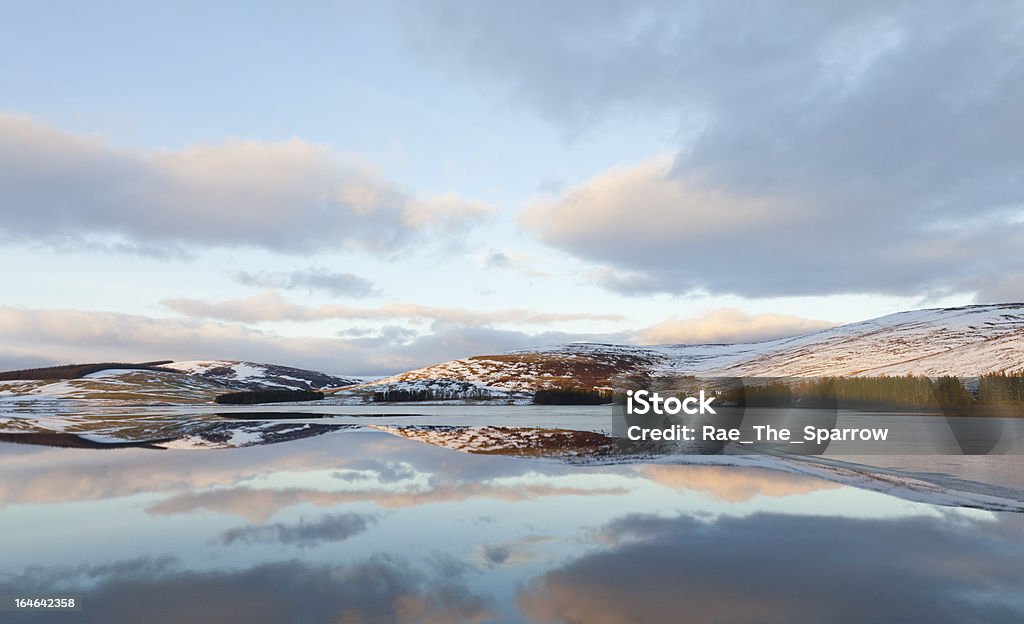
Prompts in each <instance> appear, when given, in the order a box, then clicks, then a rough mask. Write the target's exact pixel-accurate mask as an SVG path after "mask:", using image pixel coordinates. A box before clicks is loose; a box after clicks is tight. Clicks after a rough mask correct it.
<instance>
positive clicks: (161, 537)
mask: <svg viewBox="0 0 1024 624" xmlns="http://www.w3.org/2000/svg"><path fill="white" fill-rule="evenodd" d="M0 473H2V474H3V475H4V479H3V480H0V535H2V536H4V538H3V551H4V557H3V558H2V560H0V595H22V594H25V593H48V594H52V593H54V592H70V593H78V594H80V595H82V596H83V598H84V605H85V606H84V609H83V610H82V611H80V612H74V613H65V614H57V613H51V614H48V615H47V616H46V618H47V621H56V622H60V621H69V622H70V621H74V622H138V621H146V622H182V621H218V622H246V623H252V622H282V621H303V622H338V621H342V622H392V621H393V622H457V621H469V622H472V621H499V622H517V621H552V622H578V621H581V622H635V621H643V622H660V621H667V622H677V621H693V622H702V621H725V622H741V621H758V622H775V621H779V622H783V621H785V622H789V621H797V622H800V621H808V622H819V621H837V622H843V621H851V622H853V621H858V622H859V621H879V620H882V621H891V620H900V619H904V620H913V621H937V622H942V621H958V622H959V621H971V620H976V621H1020V620H1021V618H1022V617H1024V603H1022V602H1021V598H1020V595H1019V591H1017V590H1019V588H1020V587H1021V586H1024V568H1022V567H1021V566H1020V565H1019V562H1020V561H1021V560H1022V559H1021V558H1022V556H1024V527H1022V523H1021V518H1022V516H1021V515H1019V514H996V513H992V512H987V511H980V510H971V509H959V508H942V507H936V506H932V505H928V504H923V503H912V502H908V501H905V500H902V499H897V498H893V497H890V496H887V495H884V494H880V493H876V492H870V491H865V490H860V489H856V488H851V487H845V486H840V485H837V484H835V483H832V482H828V481H823V480H820V479H817V478H814V477H811V476H806V475H800V474H789V473H784V472H780V471H774V470H767V469H764V468H744V467H737V466H675V465H651V464H648V465H644V464H632V465H630V464H623V465H606V466H574V465H566V464H561V463H555V462H547V461H532V460H523V459H513V458H508V457H501V456H490V455H472V454H467V453H458V452H454V451H451V450H448V449H444V448H438V447H435V446H431V445H427V444H422V443H420V442H417V441H414V440H408V439H404V438H401V437H397V436H394V435H390V434H388V433H385V432H381V431H375V430H367V429H353V430H342V431H339V432H336V433H332V434H329V435H320V436H316V437H310V438H306V439H301V440H296V441H293V442H288V443H283V444H275V445H267V446H256V447H249V448H238V449H227V450H218V451H179V450H166V451H152V450H144V449H121V450H116V451H110V452H95V451H90V450H82V449H64V448H44V447H33V446H20V445H0ZM869 596H870V597H871V598H870V599H868V598H867V597H869ZM5 615H7V614H5ZM26 619H27V618H26Z"/></svg>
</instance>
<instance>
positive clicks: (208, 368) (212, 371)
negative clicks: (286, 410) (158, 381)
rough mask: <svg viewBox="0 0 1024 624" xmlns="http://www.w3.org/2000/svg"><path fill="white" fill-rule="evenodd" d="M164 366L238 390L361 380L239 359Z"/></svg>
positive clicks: (340, 384)
mask: <svg viewBox="0 0 1024 624" xmlns="http://www.w3.org/2000/svg"><path fill="white" fill-rule="evenodd" d="M161 368H165V369H170V370H175V371H179V372H182V373H186V374H188V375H192V376H196V377H201V378H203V379H206V380H209V381H213V382H216V383H218V384H220V385H222V386H227V387H229V388H235V389H239V390H257V389H274V388H282V389H283V388H289V389H293V390H319V389H321V388H338V387H343V386H351V385H354V384H358V383H360V382H362V381H363V380H362V379H359V378H356V377H338V376H335V375H328V374H326V373H321V372H317V371H311V370H304V369H301V368H292V367H290V366H278V365H276V364H258V363H256V362H240V361H236V360H196V361H191V362H172V363H171V364H164V365H163V366H161Z"/></svg>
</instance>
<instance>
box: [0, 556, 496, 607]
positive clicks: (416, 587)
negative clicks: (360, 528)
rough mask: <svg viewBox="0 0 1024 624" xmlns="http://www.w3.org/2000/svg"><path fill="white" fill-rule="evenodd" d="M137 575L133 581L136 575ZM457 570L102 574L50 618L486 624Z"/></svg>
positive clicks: (292, 567) (41, 581)
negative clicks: (74, 604)
mask: <svg viewBox="0 0 1024 624" xmlns="http://www.w3.org/2000/svg"><path fill="white" fill-rule="evenodd" d="M129 569H130V572H129V571H127V570H129ZM450 572H451V570H450V567H448V568H439V569H433V568H430V569H416V568H413V567H410V565H409V564H408V562H407V561H404V560H399V559H393V558H386V557H377V558H372V559H369V560H366V561H363V562H360V563H356V564H353V565H339V566H315V565H305V564H303V563H300V562H297V561H293V562H279V563H269V564H265V565H259V566H255V567H252V568H248V569H243V570H238V571H202V572H181V571H169V570H166V569H164V568H162V567H157V566H139V565H133V566H129V567H128V568H126V571H124V573H122V572H121V571H117V570H109V569H108V570H102V571H98V572H97V573H96V574H92V575H88V576H91V577H92V578H99V577H102V578H100V579H99V580H98V582H97V583H95V584H94V585H92V586H91V587H81V586H77V587H76V586H73V585H72V586H67V589H66V591H69V592H75V593H79V594H82V595H83V598H82V604H83V607H82V609H81V610H80V611H76V612H63V613H57V612H55V613H48V614H47V617H48V618H49V619H48V620H47V621H48V622H64V621H67V622H75V623H76V624H90V623H93V622H102V623H107V622H147V623H149V624H165V623H167V624H171V623H174V624H177V623H180V622H219V623H223V624H233V623H239V624H261V623H267V624H279V623H280V622H306V623H309V624H320V623H323V624H328V623H337V622H352V623H355V622H397V623H405V622H422V623H426V624H431V623H442V622H481V621H485V620H490V619H492V618H493V610H492V607H491V605H490V604H489V603H488V602H487V601H486V600H485V599H483V598H481V597H480V596H478V595H476V594H473V593H472V592H470V591H469V590H467V589H466V588H465V587H464V586H463V584H462V583H461V582H460V581H461V579H459V578H457V577H456V578H452V577H451V576H450V575H449V573H450ZM66 579H67V577H66V571H65V570H50V571H49V575H47V574H45V573H38V574H37V575H36V576H35V584H28V583H26V582H25V581H26V579H25V578H21V579H18V580H17V581H15V582H0V593H2V594H5V595H12V596H13V595H22V594H24V593H26V592H28V593H32V592H33V591H46V592H48V593H51V594H52V593H53V591H54V589H53V588H54V587H61V586H66V585H67V582H66Z"/></svg>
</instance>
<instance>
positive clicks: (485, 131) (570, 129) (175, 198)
mask: <svg viewBox="0 0 1024 624" xmlns="http://www.w3.org/2000/svg"><path fill="white" fill-rule="evenodd" d="M293 4H294V3H284V2H279V3H275V2H271V3H262V2H245V3H242V2H238V3H232V2H220V3H193V2H149V3H144V5H139V4H138V3H110V2H95V3H75V2H62V3H55V4H53V3H30V2H9V3H5V4H4V6H3V15H4V17H3V19H0V266H2V267H3V270H2V284H3V290H2V292H3V297H2V299H0V368H3V369H6V368H22V367H28V366H42V365H49V364H53V363H66V362H82V361H110V360H119V361H125V360H127V361H143V360H157V359H175V360H190V359H215V358H224V359H249V360H257V361H264V362H272V363H278V364H286V365H293V366H300V367H306V368H315V369H320V370H325V371H329V372H336V373H349V374H365V375H376V374H387V373H393V372H399V371H401V370H407V369H411V368H415V367H419V366H424V365H428V364H431V363H435V362H439V361H444V360H447V359H452V358H457V357H464V356H469V355H476V354H487V353H498V352H503V351H508V350H512V349H520V348H530V347H537V346H544V345H551V344H557V343H561V342H569V341H580V340H596V341H611V342H621V343H633V344H664V343H699V342H737V341H751V340H764V339H771V338H777V337H780V336H786V335H794V334H798V333H803V332H806V331H814V330H817V329H822V328H825V327H829V326H831V325H835V324H840V323H847V322H853V321H858V320H863V319H868V318H873V317H877V316H882V315H885V314H889V313H893V312H897V311H902V310H909V309H916V308H922V307H939V306H951V305H966V304H971V303H996V302H1016V301H1022V300H1024V253H1021V251H1022V250H1024V201H1022V199H1024V149H1021V146H1022V145H1024V118H1022V116H1021V113H1020V111H1021V110H1022V109H1024V4H1022V3H1021V2H1002V3H964V2H930V3H902V2H895V3H894V2H877V3H874V2H861V3H842V2H835V3H833V2H757V3H743V4H742V6H741V5H740V4H737V3H721V2H713V1H696V2H658V1H629V2H618V1H604V0H595V1H588V2H575V1H556V2H532V1H526V0H523V1H519V2H514V3H487V2H448V1H444V0H437V1H431V2H414V1H403V2H393V3H389V2H366V3H362V2H330V3H318V2H306V3H299V4H300V5H299V6H295V5H293Z"/></svg>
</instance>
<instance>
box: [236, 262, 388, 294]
mask: <svg viewBox="0 0 1024 624" xmlns="http://www.w3.org/2000/svg"><path fill="white" fill-rule="evenodd" d="M233 277H234V278H235V281H237V282H238V283H239V284H244V285H245V286H254V287H257V288H282V289H285V290H299V289H305V290H307V291H309V292H313V291H323V292H326V293H327V294H329V295H333V296H335V297H355V298H360V297H369V296H371V295H375V294H378V291H377V289H376V288H375V287H374V285H373V282H371V281H370V280H368V279H366V278H363V277H359V276H358V275H354V274H352V273H337V272H335V271H331V270H328V269H324V268H309V269H301V270H297V271H291V272H288V273H285V272H266V271H264V272H259V273H252V272H249V271H239V272H237V273H235V274H234V275H233Z"/></svg>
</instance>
